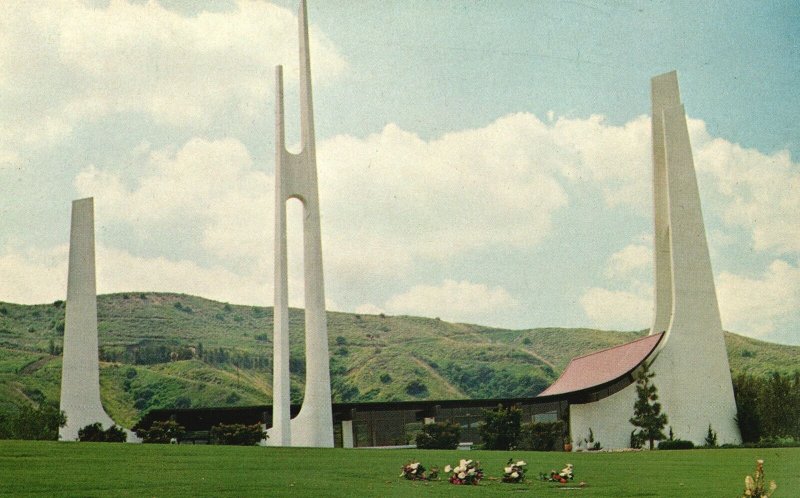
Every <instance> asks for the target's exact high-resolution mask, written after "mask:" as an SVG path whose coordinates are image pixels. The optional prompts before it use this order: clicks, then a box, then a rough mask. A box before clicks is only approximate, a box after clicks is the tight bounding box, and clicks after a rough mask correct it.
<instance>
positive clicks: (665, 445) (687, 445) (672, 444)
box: [658, 439, 694, 450]
mask: <svg viewBox="0 0 800 498" xmlns="http://www.w3.org/2000/svg"><path fill="white" fill-rule="evenodd" d="M692 448H694V443H693V442H691V441H684V440H683V439H673V440H672V441H670V440H666V441H661V442H660V443H658V449H659V450H691V449H692Z"/></svg>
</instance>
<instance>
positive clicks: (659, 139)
mask: <svg viewBox="0 0 800 498" xmlns="http://www.w3.org/2000/svg"><path fill="white" fill-rule="evenodd" d="M652 101H653V174H654V178H653V182H654V186H655V189H654V190H655V194H656V199H655V201H656V207H655V225H656V237H655V258H656V262H655V264H656V273H655V276H656V283H655V290H656V309H655V318H654V321H653V327H654V328H653V329H652V330H651V333H658V332H662V331H664V330H666V336H665V337H664V339H663V341H662V343H661V344H662V345H661V347H660V351H657V352H656V354H657V356H656V358H655V360H653V363H652V370H653V371H654V372H656V378H655V382H656V385H657V386H658V390H659V396H660V398H661V402H662V404H663V406H664V410H665V412H666V413H667V415H668V416H669V419H670V420H669V424H670V425H671V426H672V427H673V430H674V431H675V433H676V434H677V435H678V436H679V437H680V438H682V439H688V440H690V441H693V442H694V443H695V444H702V443H703V442H704V439H705V436H706V434H707V431H708V426H709V425H711V427H712V429H713V430H714V431H716V432H717V435H718V439H719V442H720V444H722V443H739V442H741V435H740V433H739V428H738V426H737V424H736V421H735V419H736V402H735V399H734V396H733V384H732V382H731V373H730V365H729V363H728V353H727V349H726V348H725V338H724V335H723V332H722V322H721V320H720V314H719V305H718V303H717V294H716V288H715V285H714V273H713V271H712V269H711V258H710V256H709V252H708V242H707V240H706V229H705V223H704V222H703V212H702V209H701V206H700V192H699V190H698V187H697V176H696V173H695V167H694V159H693V157H692V145H691V143H690V141H689V129H688V127H687V123H686V113H685V111H684V108H683V105H682V104H681V102H680V94H679V91H678V79H677V74H676V73H675V72H674V71H673V72H670V73H666V74H662V75H659V76H656V77H654V78H653V80H652ZM665 221H666V223H665ZM665 325H666V326H665Z"/></svg>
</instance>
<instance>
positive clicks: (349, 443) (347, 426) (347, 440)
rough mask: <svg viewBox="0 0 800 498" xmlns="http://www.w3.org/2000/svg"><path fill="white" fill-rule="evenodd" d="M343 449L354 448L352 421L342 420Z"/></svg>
mask: <svg viewBox="0 0 800 498" xmlns="http://www.w3.org/2000/svg"><path fill="white" fill-rule="evenodd" d="M342 448H353V421H352V420H342Z"/></svg>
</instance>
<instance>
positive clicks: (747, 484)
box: [744, 476, 756, 490]
mask: <svg viewBox="0 0 800 498" xmlns="http://www.w3.org/2000/svg"><path fill="white" fill-rule="evenodd" d="M755 485H756V483H755V482H753V478H752V477H750V476H747V477H745V478H744V487H745V488H746V489H747V490H751V489H753V488H754V487H755Z"/></svg>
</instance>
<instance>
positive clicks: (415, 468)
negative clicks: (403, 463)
mask: <svg viewBox="0 0 800 498" xmlns="http://www.w3.org/2000/svg"><path fill="white" fill-rule="evenodd" d="M409 467H411V468H412V469H414V470H417V467H419V462H416V463H412V464H411V465H409Z"/></svg>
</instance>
